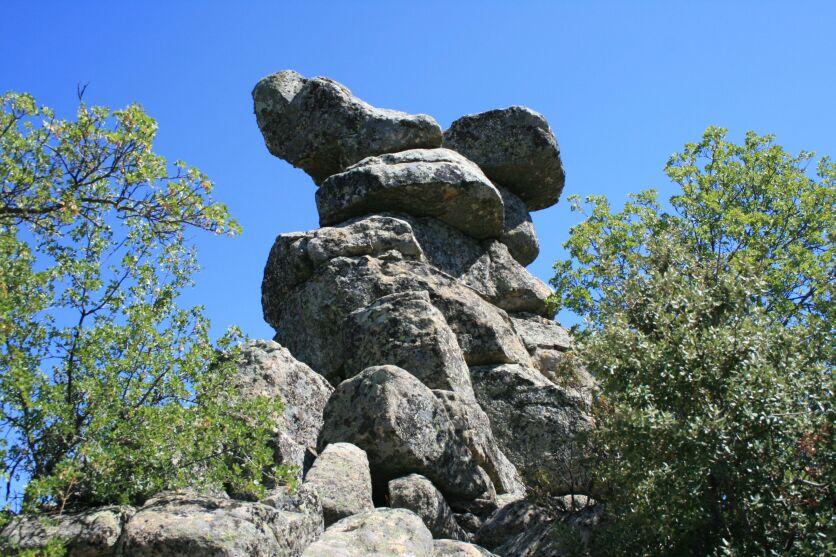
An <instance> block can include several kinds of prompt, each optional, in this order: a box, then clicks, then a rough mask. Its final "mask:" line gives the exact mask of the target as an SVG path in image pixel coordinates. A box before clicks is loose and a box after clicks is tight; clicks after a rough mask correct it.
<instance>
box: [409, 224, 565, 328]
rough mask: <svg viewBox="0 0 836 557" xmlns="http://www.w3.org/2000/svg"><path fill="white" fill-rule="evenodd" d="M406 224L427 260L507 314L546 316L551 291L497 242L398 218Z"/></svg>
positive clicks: (449, 228)
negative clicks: (517, 312)
mask: <svg viewBox="0 0 836 557" xmlns="http://www.w3.org/2000/svg"><path fill="white" fill-rule="evenodd" d="M397 217H398V218H400V219H402V220H404V221H407V222H409V223H410V224H411V225H412V231H413V234H414V235H415V238H416V239H417V241H418V244H419V245H420V246H421V248H422V251H423V253H424V255H425V257H426V260H427V261H428V262H429V263H430V264H432V265H433V266H434V267H436V268H437V269H439V270H441V271H444V272H445V273H447V274H449V275H451V276H453V277H455V278H456V279H458V280H459V281H460V282H461V283H462V284H465V285H467V286H469V287H470V288H472V289H474V290H475V291H477V292H478V293H479V294H480V295H481V296H482V297H483V298H485V299H486V300H488V301H489V302H491V303H492V304H493V305H495V306H497V307H500V308H502V309H504V310H506V311H525V312H532V313H536V314H543V315H546V314H548V308H547V305H546V299H547V298H548V296H549V295H550V294H551V290H550V289H549V287H548V286H546V285H545V284H544V283H543V282H542V281H540V279H538V278H537V277H535V276H534V275H532V274H531V273H529V272H528V271H527V270H526V269H525V267H523V266H522V265H521V264H520V263H518V262H517V261H516V260H515V259H514V258H513V257H512V256H511V253H510V251H509V249H508V247H507V246H506V245H505V244H503V243H500V242H498V241H496V240H482V241H479V240H476V239H474V238H471V237H470V236H468V235H466V234H463V233H462V232H460V231H459V230H456V229H455V228H453V227H451V226H449V225H447V224H445V223H443V222H441V221H439V220H437V219H433V218H429V217H423V218H422V217H412V216H409V215H397Z"/></svg>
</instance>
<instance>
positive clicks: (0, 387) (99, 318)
mask: <svg viewBox="0 0 836 557" xmlns="http://www.w3.org/2000/svg"><path fill="white" fill-rule="evenodd" d="M0 107H1V108H2V110H0V424H2V427H3V428H4V437H3V440H2V445H0V461H2V470H3V474H4V476H5V478H6V480H7V482H6V485H7V487H6V499H7V501H13V500H14V499H15V498H16V497H20V496H22V498H23V503H24V504H25V506H27V507H38V506H45V505H46V506H54V505H57V506H60V507H61V508H64V507H65V506H67V505H70V506H72V505H80V504H94V503H111V502H120V503H128V502H137V501H141V500H142V499H143V498H145V497H147V496H149V495H151V494H153V493H155V492H156V491H159V490H161V489H165V488H170V487H178V486H181V485H185V484H192V485H194V484H197V485H200V484H206V485H216V486H218V485H224V484H228V485H231V486H232V487H234V488H235V489H237V490H239V491H242V492H258V491H259V490H260V488H261V485H262V480H263V472H264V471H267V472H268V473H270V474H273V473H280V472H281V470H273V468H272V452H271V451H270V450H269V448H268V446H267V440H268V437H269V429H270V428H269V422H270V420H271V419H272V418H273V417H274V416H275V415H276V412H278V411H280V405H279V404H278V403H277V402H275V401H267V400H263V399H253V400H247V401H243V400H238V398H236V397H235V393H234V392H233V390H232V387H231V384H230V381H229V378H230V374H231V373H232V369H233V367H232V364H231V360H232V359H231V358H229V357H227V356H228V354H226V355H224V353H225V352H226V351H229V350H234V345H235V341H236V340H237V339H238V338H239V336H240V334H239V333H238V332H237V331H235V330H230V331H229V332H228V333H227V334H226V335H224V336H223V337H222V338H221V339H220V340H218V341H217V342H213V341H212V339H211V338H210V334H209V323H208V320H207V319H206V317H205V316H204V315H203V311H202V308H201V307H191V308H183V307H180V306H179V305H178V296H179V294H180V293H181V292H182V290H183V289H184V288H187V287H189V286H190V285H191V284H192V277H193V274H194V273H195V271H196V270H197V264H196V260H195V250H194V246H193V245H192V243H191V239H190V237H189V231H195V230H202V231H208V232H211V233H214V234H224V235H234V234H236V233H237V232H238V231H239V226H238V224H237V223H236V222H235V221H234V220H233V219H232V218H231V217H230V215H229V213H228V211H227V209H226V208H225V207H224V206H223V205H222V204H220V203H217V202H214V201H213V200H212V198H211V192H212V189H213V184H212V182H211V181H210V180H209V179H208V177H207V176H205V175H204V174H203V173H202V172H200V171H199V170H197V169H196V168H193V167H190V166H187V165H186V164H184V163H181V162H177V163H174V164H169V163H168V162H167V160H166V159H165V158H164V157H162V156H160V155H159V154H156V153H155V152H154V151H153V141H154V137H155V134H156V131H157V125H156V122H155V121H154V120H153V119H152V118H150V117H149V116H148V115H147V114H146V113H145V112H144V111H143V110H142V109H141V108H140V107H139V106H137V105H131V106H128V107H127V108H125V109H122V110H110V109H107V108H103V107H95V106H87V105H86V104H85V103H84V102H81V103H80V106H79V108H78V111H77V113H76V116H75V119H72V120H63V119H59V118H57V117H56V116H55V114H54V113H53V111H51V110H50V109H48V108H45V107H39V106H38V105H37V104H36V102H35V100H34V99H33V98H32V97H31V96H29V95H26V94H15V93H10V94H6V95H3V96H2V97H0Z"/></svg>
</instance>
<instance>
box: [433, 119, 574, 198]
mask: <svg viewBox="0 0 836 557" xmlns="http://www.w3.org/2000/svg"><path fill="white" fill-rule="evenodd" d="M444 146H445V147H447V148H449V149H453V150H454V151H458V152H459V153H461V154H463V155H464V156H465V157H467V158H468V159H470V160H472V161H473V162H475V163H476V164H478V165H479V167H480V168H481V169H482V170H483V171H484V172H485V174H487V175H488V177H489V178H490V179H491V180H494V181H495V182H497V183H499V184H501V185H502V186H505V187H506V188H508V189H509V190H511V191H512V192H513V193H514V194H515V195H517V196H518V197H519V198H520V199H522V200H523V201H524V202H525V204H526V206H527V207H528V209H529V210H530V211H536V210H538V209H545V208H546V207H550V206H552V205H554V204H555V203H557V200H558V199H559V198H560V193H561V192H562V191H563V183H564V181H565V175H564V172H563V163H561V161H560V150H559V148H558V146H557V140H556V139H555V137H554V134H553V133H552V131H551V129H550V128H549V124H548V122H546V119H545V118H543V116H542V115H541V114H538V113H537V112H534V111H533V110H531V109H530V108H526V107H524V106H512V107H509V108H504V109H500V110H489V111H487V112H482V113H480V114H469V115H467V116H462V117H461V118H459V119H458V120H456V121H455V122H453V123H452V124H451V125H450V129H448V130H447V131H445V132H444Z"/></svg>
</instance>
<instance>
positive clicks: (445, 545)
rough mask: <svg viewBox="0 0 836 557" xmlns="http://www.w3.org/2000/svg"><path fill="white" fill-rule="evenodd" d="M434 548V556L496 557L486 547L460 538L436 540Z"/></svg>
mask: <svg viewBox="0 0 836 557" xmlns="http://www.w3.org/2000/svg"><path fill="white" fill-rule="evenodd" d="M433 549H434V550H435V553H434V554H433V555H434V557H496V555H494V554H493V553H491V552H490V551H488V550H487V549H485V548H484V547H479V546H478V545H476V544H472V543H467V542H462V541H458V540H435V541H434V542H433Z"/></svg>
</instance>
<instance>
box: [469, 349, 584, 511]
mask: <svg viewBox="0 0 836 557" xmlns="http://www.w3.org/2000/svg"><path fill="white" fill-rule="evenodd" d="M470 371H471V377H472V380H473V389H474V391H475V392H476V399H477V400H478V401H479V404H480V405H481V406H482V408H483V409H484V410H485V412H486V413H487V414H488V417H489V418H490V422H491V428H492V429H493V433H494V435H495V436H496V440H497V441H498V443H499V446H500V447H501V448H502V451H503V452H504V453H505V455H506V456H507V457H508V459H509V460H510V461H511V462H513V463H514V465H515V466H516V467H517V470H519V472H520V474H521V475H522V477H523V479H524V480H525V481H526V482H527V483H528V485H538V486H541V488H542V489H545V490H547V491H549V492H551V493H553V494H555V495H562V494H566V493H583V490H584V489H585V488H586V482H587V481H588V477H587V475H586V472H585V471H584V470H583V469H581V468H580V467H579V466H578V461H579V459H578V457H579V452H578V451H579V449H578V447H577V446H576V444H575V443H574V440H575V439H576V437H577V435H578V433H580V432H582V431H585V430H587V429H588V428H590V427H591V426H592V421H591V418H590V417H589V415H588V414H587V413H586V406H585V402H584V400H583V399H581V398H580V397H579V396H577V395H576V394H575V393H574V392H572V391H570V390H564V389H561V388H560V387H559V386H557V385H555V384H554V383H552V382H551V381H549V380H548V379H546V378H545V377H543V375H541V374H540V373H538V372H537V371H536V370H534V369H531V368H527V367H525V366H520V365H498V366H483V367H472V368H471V369H470Z"/></svg>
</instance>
